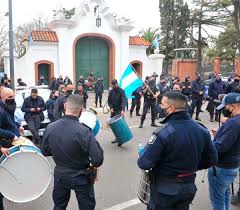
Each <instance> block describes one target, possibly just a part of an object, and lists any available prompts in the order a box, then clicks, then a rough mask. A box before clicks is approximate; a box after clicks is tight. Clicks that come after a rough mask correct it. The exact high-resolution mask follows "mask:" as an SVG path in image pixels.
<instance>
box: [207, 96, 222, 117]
mask: <svg viewBox="0 0 240 210" xmlns="http://www.w3.org/2000/svg"><path fill="white" fill-rule="evenodd" d="M207 111H208V112H209V114H210V118H211V119H213V117H214V112H215V119H218V116H219V111H217V110H216V105H215V104H214V99H210V100H209V102H208V106H207Z"/></svg>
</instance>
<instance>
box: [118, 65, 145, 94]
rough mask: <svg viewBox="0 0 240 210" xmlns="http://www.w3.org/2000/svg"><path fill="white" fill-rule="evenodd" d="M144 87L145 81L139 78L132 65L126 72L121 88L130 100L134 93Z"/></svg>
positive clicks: (121, 81)
mask: <svg viewBox="0 0 240 210" xmlns="http://www.w3.org/2000/svg"><path fill="white" fill-rule="evenodd" d="M142 85H143V81H142V80H141V79H140V78H139V77H138V76H137V74H136V73H135V71H134V70H133V67H132V65H131V64H129V65H128V67H127V69H126V70H125V71H124V73H123V75H122V77H121V79H120V83H119V86H120V87H121V88H122V89H124V91H125V94H126V97H127V98H130V97H131V95H132V92H133V91H135V90H136V89H137V88H139V87H140V86H142Z"/></svg>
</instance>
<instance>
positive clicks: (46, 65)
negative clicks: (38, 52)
mask: <svg viewBox="0 0 240 210" xmlns="http://www.w3.org/2000/svg"><path fill="white" fill-rule="evenodd" d="M41 76H44V79H45V80H47V82H48V84H50V82H51V78H52V77H53V76H54V64H53V63H52V62H50V61H45V60H43V61H38V62H36V63H35V83H36V84H37V83H38V81H39V79H40V77H41Z"/></svg>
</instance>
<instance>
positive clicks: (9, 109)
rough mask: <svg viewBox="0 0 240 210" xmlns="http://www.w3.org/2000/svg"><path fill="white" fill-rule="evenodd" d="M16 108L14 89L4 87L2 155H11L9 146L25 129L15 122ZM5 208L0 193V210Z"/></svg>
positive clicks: (0, 119) (0, 124)
mask: <svg viewBox="0 0 240 210" xmlns="http://www.w3.org/2000/svg"><path fill="white" fill-rule="evenodd" d="M15 109H16V102H15V96H14V92H13V90H11V89H9V88H3V89H2V91H1V100H0V139H1V140H0V145H1V146H0V151H1V153H0V156H1V154H4V155H6V156H8V155H9V151H8V149H7V148H9V147H11V142H12V141H15V140H17V139H18V137H19V136H20V132H23V131H24V128H23V127H21V126H20V124H19V123H17V122H15V119H14V111H15ZM3 209H4V208H3V195H2V194H1V193H0V210H3Z"/></svg>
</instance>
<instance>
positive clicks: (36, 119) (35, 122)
mask: <svg viewBox="0 0 240 210" xmlns="http://www.w3.org/2000/svg"><path fill="white" fill-rule="evenodd" d="M26 121H27V127H28V129H29V130H30V131H31V133H32V135H33V142H34V143H36V144H39V143H40V137H39V135H38V130H39V128H40V124H41V117H40V115H37V114H36V115H32V116H31V117H30V118H29V119H27V120H26Z"/></svg>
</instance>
